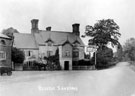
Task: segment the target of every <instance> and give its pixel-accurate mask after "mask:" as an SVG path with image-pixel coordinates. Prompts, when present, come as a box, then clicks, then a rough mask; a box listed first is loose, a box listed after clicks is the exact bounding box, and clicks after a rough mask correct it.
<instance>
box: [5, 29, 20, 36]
mask: <svg viewBox="0 0 135 96" xmlns="http://www.w3.org/2000/svg"><path fill="white" fill-rule="evenodd" d="M2 33H3V34H5V35H7V36H8V37H11V38H13V33H19V32H18V30H16V29H14V28H13V27H10V28H7V29H4V30H3V31H2Z"/></svg>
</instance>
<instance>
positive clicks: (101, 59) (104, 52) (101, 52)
mask: <svg viewBox="0 0 135 96" xmlns="http://www.w3.org/2000/svg"><path fill="white" fill-rule="evenodd" d="M112 58H113V51H112V49H111V48H108V47H107V46H103V47H102V49H101V48H99V49H98V50H97V53H96V60H97V62H96V64H97V65H96V68H98V69H102V68H107V67H109V65H110V64H108V63H110V62H111V60H112ZM92 62H93V63H95V53H94V56H93V58H92Z"/></svg>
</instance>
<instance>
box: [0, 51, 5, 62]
mask: <svg viewBox="0 0 135 96" xmlns="http://www.w3.org/2000/svg"><path fill="white" fill-rule="evenodd" d="M0 54H2V55H3V56H2V57H0V60H6V52H5V51H0Z"/></svg>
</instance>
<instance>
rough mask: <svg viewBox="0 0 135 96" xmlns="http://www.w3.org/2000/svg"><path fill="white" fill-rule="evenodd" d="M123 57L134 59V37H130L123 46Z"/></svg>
mask: <svg viewBox="0 0 135 96" xmlns="http://www.w3.org/2000/svg"><path fill="white" fill-rule="evenodd" d="M123 59H124V60H125V61H135V38H130V39H128V40H127V41H126V43H125V45H124V46H123Z"/></svg>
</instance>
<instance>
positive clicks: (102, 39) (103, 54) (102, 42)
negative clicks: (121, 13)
mask: <svg viewBox="0 0 135 96" xmlns="http://www.w3.org/2000/svg"><path fill="white" fill-rule="evenodd" d="M85 36H89V37H91V39H90V40H89V44H88V45H96V46H97V47H98V49H97V57H98V59H97V65H98V64H99V63H101V62H104V63H105V62H107V63H108V62H109V61H110V60H108V57H107V56H109V59H111V58H112V57H113V54H112V49H110V48H107V45H108V44H109V43H111V45H112V47H114V46H117V48H118V47H120V46H121V45H120V43H119V41H118V39H119V37H120V36H121V34H120V33H119V26H118V25H117V24H116V23H115V22H114V20H113V19H106V20H104V19H103V20H99V21H98V22H97V23H95V24H94V26H90V25H87V26H86V32H85V35H83V37H85ZM120 48H121V47H120ZM108 50H109V51H108ZM110 55H111V56H110ZM98 60H100V61H99V62H98ZM101 60H102V61H101Z"/></svg>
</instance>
